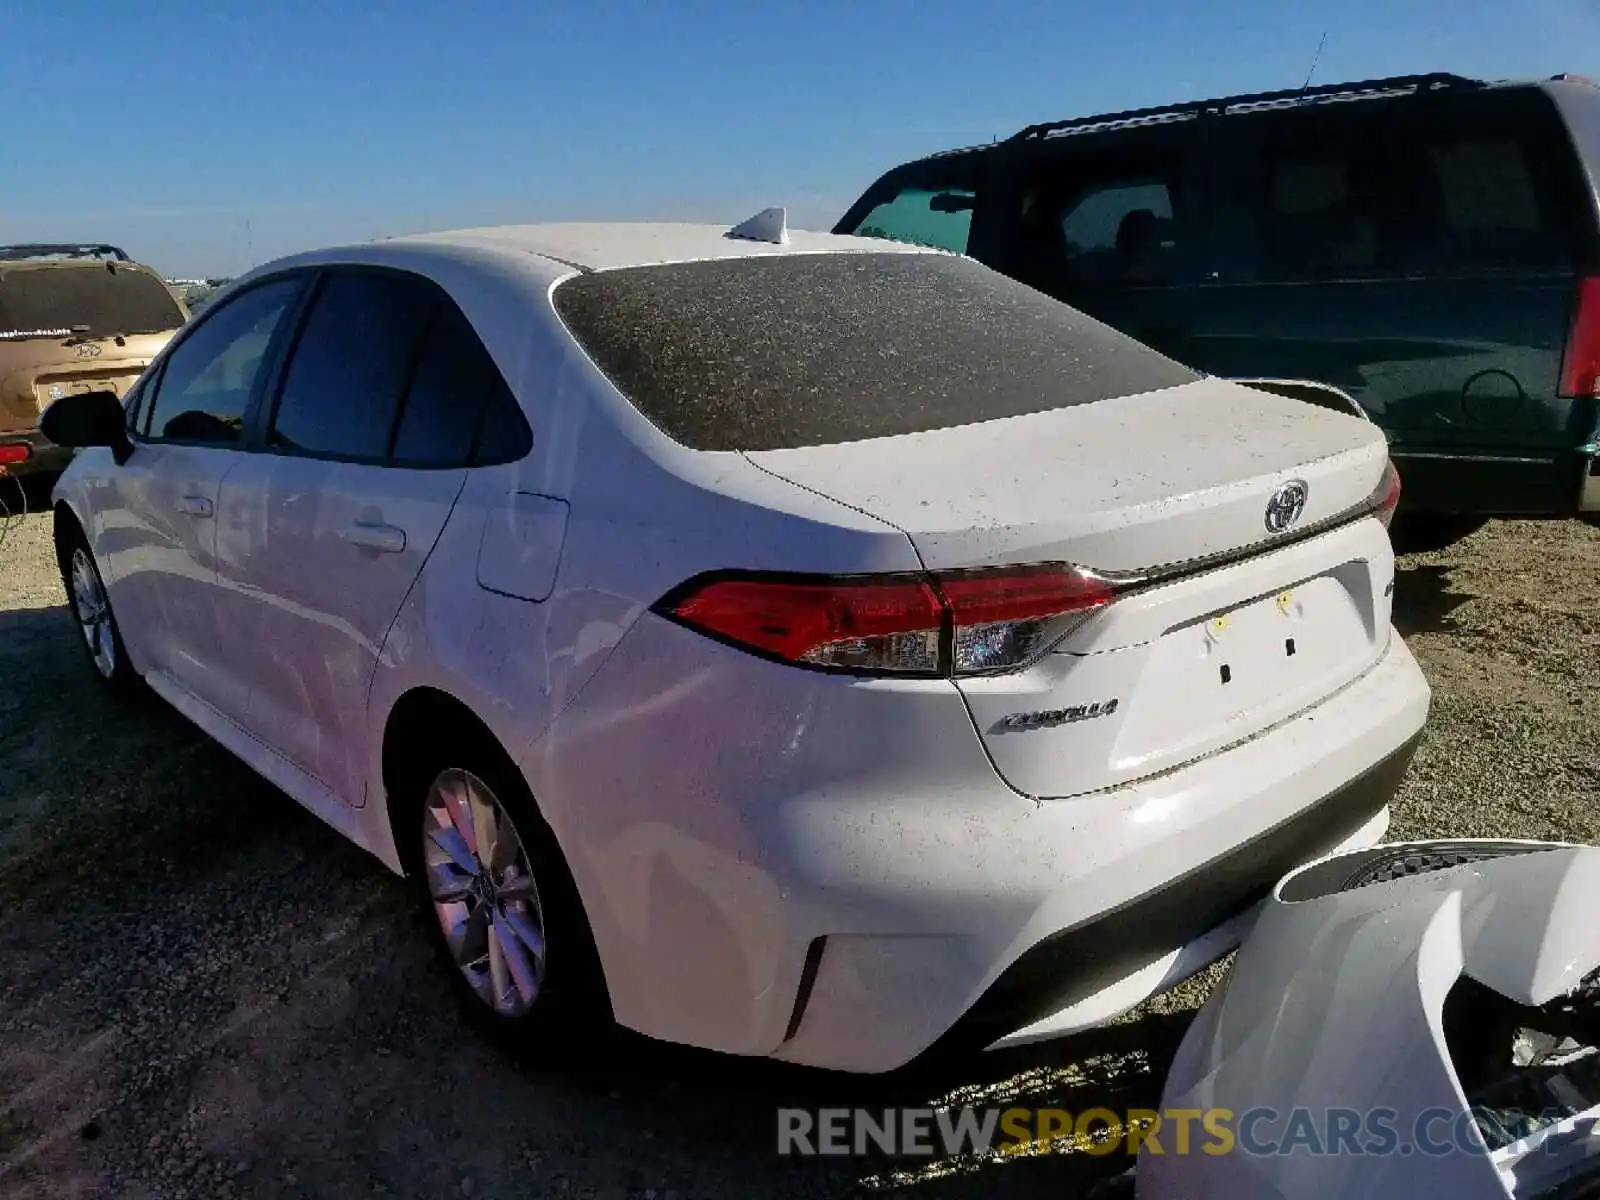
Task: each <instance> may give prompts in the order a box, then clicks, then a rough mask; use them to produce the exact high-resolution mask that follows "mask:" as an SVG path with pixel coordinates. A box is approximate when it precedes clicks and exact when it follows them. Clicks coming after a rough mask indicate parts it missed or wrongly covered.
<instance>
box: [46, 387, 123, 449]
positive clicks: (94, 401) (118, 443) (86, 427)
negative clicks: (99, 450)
mask: <svg viewBox="0 0 1600 1200" xmlns="http://www.w3.org/2000/svg"><path fill="white" fill-rule="evenodd" d="M39 432H40V433H42V434H44V436H45V437H47V438H49V439H50V440H51V441H52V442H54V443H55V444H56V445H58V446H66V447H69V448H70V449H74V450H79V449H82V448H83V447H85V446H109V447H110V448H111V453H112V455H113V456H114V457H115V458H116V460H117V465H118V466H120V465H122V464H123V463H125V462H127V461H128V455H130V454H132V453H133V443H132V442H131V441H130V440H129V439H128V414H127V413H125V412H124V411H123V410H122V401H121V400H119V399H117V394H116V393H115V392H76V393H74V394H72V395H70V396H63V397H61V399H59V400H57V401H55V402H54V403H53V404H51V405H50V406H49V407H48V408H46V409H45V410H44V414H43V415H42V416H41V417H40V418H39Z"/></svg>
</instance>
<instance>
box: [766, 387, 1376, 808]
mask: <svg viewBox="0 0 1600 1200" xmlns="http://www.w3.org/2000/svg"><path fill="white" fill-rule="evenodd" d="M748 457H749V458H750V459H751V461H753V462H755V463H756V464H757V465H759V466H761V467H762V468H763V469H765V470H767V471H770V472H772V473H773V474H775V475H778V476H780V477H782V478H784V479H787V480H789V481H790V482H792V483H795V484H797V485H799V486H801V487H805V488H807V489H809V490H812V491H816V492H820V493H822V494H824V495H827V496H830V497H832V498H834V499H837V500H840V501H843V502H844V503H846V504H849V505H851V506H852V507H855V508H857V509H859V510H861V511H863V512H867V513H870V514H872V515H873V516H876V517H878V518H880V519H882V520H884V521H887V522H888V523H890V524H892V525H895V526H896V527H898V528H900V529H902V530H904V531H905V533H906V534H907V536H908V537H909V538H910V539H911V541H912V543H913V544H914V545H915V547H916V549H917V552H918V554H919V555H920V557H921V558H922V560H923V562H924V564H925V565H926V566H927V568H928V569H929V570H932V571H947V570H960V569H965V568H973V567H985V566H995V565H1002V564H1010V563H1032V562H1045V561H1064V562H1071V563H1075V564H1077V565H1079V566H1084V567H1090V568H1094V569H1096V570H1100V571H1106V572H1142V571H1148V570H1150V569H1153V568H1170V567H1174V566H1175V565H1181V564H1185V563H1192V564H1194V567H1195V569H1194V570H1192V571H1187V572H1179V573H1177V574H1175V575H1174V576H1173V577H1171V578H1168V577H1166V576H1165V575H1164V576H1163V579H1162V581H1161V582H1159V583H1155V584H1153V585H1151V586H1145V587H1139V588H1135V589H1134V590H1132V591H1131V592H1129V593H1128V594H1126V595H1124V596H1123V597H1121V598H1119V599H1118V600H1116V601H1114V602H1113V603H1111V604H1110V605H1108V606H1106V607H1105V608H1103V609H1101V610H1099V611H1097V612H1095V613H1094V614H1092V615H1091V616H1090V617H1089V618H1088V619H1087V620H1086V621H1084V622H1083V623H1082V624H1081V625H1080V626H1078V627H1077V628H1075V629H1074V630H1073V631H1072V632H1071V633H1070V634H1069V635H1068V636H1067V637H1066V638H1065V639H1064V640H1063V641H1061V642H1060V643H1059V644H1058V645H1057V646H1056V647H1055V648H1054V649H1053V650H1052V651H1051V652H1050V653H1048V654H1046V655H1044V656H1043V658H1042V659H1040V660H1039V661H1037V662H1035V663H1034V664H1032V665H1031V666H1028V667H1026V668H1024V669H1022V670H1020V671H1011V672H1007V673H1003V674H996V675H989V676H973V677H966V678H960V679H958V680H957V686H958V687H959V688H960V689H961V691H962V693H963V695H964V697H965V699H966V701H967V706H968V708H969V710H970V711H971V714H972V717H973V720H974V722H975V724H976V725H977V728H978V732H979V735H980V736H981V737H982V739H983V741H984V744H985V746H986V748H987V749H988V751H989V754H990V756H991V758H992V759H993V761H994V763H995V766H996V768H997V769H998V770H999V771H1000V773H1001V774H1002V775H1003V776H1004V777H1005V778H1006V779H1007V781H1008V782H1010V783H1011V784H1012V786H1013V787H1015V788H1017V790H1019V791H1022V792H1024V793H1027V794H1029V795H1033V796H1039V797H1066V796H1073V795H1078V794H1081V793H1083V792H1086V791H1092V790H1096V789H1099V788H1104V787H1106V786H1114V785H1118V784H1124V783H1129V782H1133V781H1135V780H1138V779H1140V778H1143V777H1145V776H1148V775H1151V774H1155V773H1158V772H1161V771H1165V770H1169V769H1172V768H1173V767H1175V766H1179V765H1181V764H1183V763H1186V762H1189V761H1192V760H1194V759H1197V758H1201V757H1204V756H1205V755H1207V754H1211V753H1215V752H1217V751H1219V750H1221V749H1223V748H1225V747H1227V746H1229V745H1232V744H1235V743H1237V742H1239V741H1242V740H1244V739H1246V738H1248V737H1251V736H1253V735H1254V734H1256V733H1258V732H1260V731H1262V730H1263V729H1266V728H1270V727H1271V726H1272V725H1274V724H1277V723H1278V722H1280V721H1282V720H1284V719H1286V718H1287V717H1290V716H1292V715H1294V714H1295V713H1297V712H1300V711H1303V710H1304V709H1306V708H1309V707H1311V706H1313V705H1315V704H1316V703H1318V702H1319V701H1321V700H1322V699H1324V698H1325V697H1327V696H1328V695H1330V694H1331V693H1333V692H1335V691H1337V690H1338V689H1339V688H1341V687H1343V686H1344V685H1346V684H1347V683H1349V682H1350V681H1351V680H1353V679H1355V678H1356V677H1357V676H1359V675H1361V674H1362V673H1363V672H1364V671H1366V670H1367V669H1368V668H1369V667H1370V666H1371V665H1372V664H1373V663H1374V662H1376V661H1377V659H1378V658H1379V657H1381V655H1382V654H1383V652H1384V651H1385V649H1386V648H1387V646H1388V641H1389V637H1390V627H1389V604H1390V598H1389V589H1390V588H1391V586H1392V580H1393V555H1392V552H1391V550H1390V547H1389V540H1388V536H1387V533H1386V531H1385V530H1384V529H1383V527H1382V525H1380V524H1379V523H1378V522H1377V521H1375V520H1360V521H1354V522H1351V523H1346V524H1336V525H1334V526H1333V527H1332V528H1330V529H1328V530H1327V531H1326V532H1324V533H1320V534H1317V535H1316V536H1312V537H1309V538H1304V539H1301V540H1287V541H1286V540H1285V539H1284V535H1283V534H1282V533H1279V534H1274V533H1273V532H1271V531H1269V529H1268V527H1267V520H1266V514H1267V508H1268V504H1269V501H1271V500H1272V499H1273V497H1274V496H1275V494H1276V493H1277V491H1278V489H1279V488H1280V487H1282V486H1283V485H1284V484H1286V483H1288V482H1290V481H1299V482H1302V483H1304V484H1305V505H1304V511H1303V512H1302V513H1301V514H1300V516H1299V518H1298V520H1296V521H1295V522H1294V523H1293V525H1292V526H1291V527H1290V529H1289V530H1288V531H1287V532H1288V533H1291V534H1292V533H1293V532H1295V531H1297V530H1299V529H1303V528H1307V527H1311V526H1315V525H1318V524H1320V523H1323V522H1330V521H1336V520H1337V518H1338V517H1340V516H1341V515H1344V514H1349V513H1351V512H1352V511H1355V510H1359V508H1360V506H1361V505H1362V504H1363V502H1364V501H1366V500H1367V499H1368V498H1369V497H1371V495H1372V494H1373V492H1374V490H1375V489H1377V488H1378V486H1379V484H1380V482H1381V481H1382V478H1383V472H1384V468H1385V465H1386V462H1387V457H1388V454H1387V446H1386V443H1385V441H1384V438H1383V434H1382V432H1381V431H1380V430H1378V429H1377V427H1375V426H1374V425H1372V424H1371V423H1370V422H1366V421H1363V420H1360V419H1358V418H1355V417H1351V416H1346V415H1344V414H1341V413H1338V412H1334V411H1331V410H1328V409H1323V408H1319V407H1317V406H1314V405H1309V404H1306V403H1304V402H1301V401H1296V400H1291V399H1287V398H1284V397H1281V396H1275V395H1271V394H1269V393H1265V392H1260V391H1256V390H1254V389H1250V388H1244V387H1240V386H1238V385H1234V384H1229V383H1226V382H1223V381H1220V380H1209V379H1208V380H1202V381H1200V382H1197V383H1193V384H1187V385H1184V386H1181V387H1176V388H1169V389H1165V390H1162V391H1158V392H1152V393H1147V394H1144V395H1138V396H1130V397H1125V398H1122V399H1117V400H1112V401H1106V402H1103V403H1100V404H1094V405H1084V406H1079V407H1076V408H1069V409H1062V410H1054V411H1050V412H1044V413H1035V414H1031V415H1028V416H1020V417H1013V418H1007V419H1004V420H998V421H989V422H985V423H983V424H980V425H972V426H966V427H962V428H957V429H943V430H936V431H930V432H926V433H918V434H911V435H907V436H902V437H895V438H885V439H880V440H877V441H875V442H873V443H871V444H870V448H869V446H868V445H867V444H862V443H856V444H853V445H839V446H820V447H806V448H800V449H793V450H773V451H762V452H752V453H750V454H749V455H748ZM1213 558H1219V559H1221V560H1222V561H1221V562H1220V564H1219V565H1212V566H1210V567H1209V569H1200V568H1202V567H1205V565H1206V564H1205V562H1204V560H1208V559H1213ZM1196 560H1201V561H1199V562H1196Z"/></svg>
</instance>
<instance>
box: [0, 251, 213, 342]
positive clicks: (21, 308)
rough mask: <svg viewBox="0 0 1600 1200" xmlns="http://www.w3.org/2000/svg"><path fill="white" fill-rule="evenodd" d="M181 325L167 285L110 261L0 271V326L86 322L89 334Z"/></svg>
mask: <svg viewBox="0 0 1600 1200" xmlns="http://www.w3.org/2000/svg"><path fill="white" fill-rule="evenodd" d="M182 324H183V312H182V310H181V309H179V307H178V303H177V301H176V300H174V299H173V298H172V293H171V292H169V291H168V290H167V286H166V284H164V283H162V282H161V280H159V279H157V278H156V277H155V276H154V275H151V274H149V273H147V272H145V271H134V270H129V269H128V268H126V267H116V266H115V265H114V264H111V263H94V264H84V265H83V266H78V265H73V266H70V267H69V266H40V267H16V268H13V269H11V270H7V271H3V272H0V330H45V329H48V330H56V329H72V328H75V327H77V326H80V325H86V326H88V330H87V332H88V334H89V336H90V337H114V336H116V335H117V334H132V333H161V332H164V331H166V330H168V329H176V328H178V326H180V325H182Z"/></svg>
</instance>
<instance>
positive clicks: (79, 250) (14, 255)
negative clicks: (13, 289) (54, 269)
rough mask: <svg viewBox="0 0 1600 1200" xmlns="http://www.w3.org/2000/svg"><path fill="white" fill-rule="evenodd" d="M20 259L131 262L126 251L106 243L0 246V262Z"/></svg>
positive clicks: (38, 243)
mask: <svg viewBox="0 0 1600 1200" xmlns="http://www.w3.org/2000/svg"><path fill="white" fill-rule="evenodd" d="M21 258H98V259H108V258H109V259H111V260H113V261H115V262H132V261H133V259H131V258H129V257H128V253H127V251H126V250H123V249H122V248H121V247H120V246H113V245H111V244H110V243H108V242H23V243H19V244H17V245H13V246H0V261H10V262H15V261H16V260H17V259H21Z"/></svg>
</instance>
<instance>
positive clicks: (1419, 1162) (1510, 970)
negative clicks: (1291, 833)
mask: <svg viewBox="0 0 1600 1200" xmlns="http://www.w3.org/2000/svg"><path fill="white" fill-rule="evenodd" d="M1436 845H1438V844H1433V843H1417V844H1415V846H1408V847H1386V848H1385V852H1386V853H1387V852H1388V851H1391V850H1392V851H1395V852H1396V853H1403V852H1405V851H1407V850H1412V849H1415V850H1419V851H1424V852H1427V851H1430V850H1432V849H1434V848H1435V847H1436ZM1444 845H1447V846H1449V847H1473V846H1479V847H1489V848H1491V849H1492V848H1495V847H1501V848H1510V849H1513V850H1520V851H1521V852H1516V853H1509V854H1507V855H1506V856H1505V857H1491V858H1486V859H1484V860H1482V861H1476V862H1468V863H1465V864H1463V865H1457V866H1453V867H1446V868H1444V869H1437V870H1429V871H1427V872H1426V873H1423V874H1417V875H1411V876H1408V877H1403V878H1396V879H1393V880H1391V881H1388V882H1376V883H1367V884H1363V885H1361V886H1359V887H1356V888H1354V889H1353V890H1337V889H1338V888H1339V884H1340V881H1341V880H1342V879H1344V878H1347V877H1348V876H1350V875H1351V873H1352V872H1353V871H1354V870H1355V869H1356V868H1357V866H1359V865H1360V864H1361V862H1362V861H1363V858H1364V856H1358V855H1349V856H1334V857H1332V858H1331V859H1329V860H1327V861H1326V862H1325V863H1317V864H1312V865H1310V866H1308V867H1306V868H1303V869H1302V870H1300V871H1298V872H1295V873H1294V874H1291V875H1290V876H1289V877H1288V878H1286V879H1285V880H1284V881H1283V882H1282V883H1281V884H1280V885H1279V887H1278V888H1277V889H1276V891H1275V892H1274V895H1273V897H1272V898H1271V899H1270V900H1269V901H1268V902H1267V903H1266V904H1265V905H1264V906H1263V909H1262V912H1261V915H1260V917H1259V919H1258V920H1257V921H1256V923H1255V926H1254V928H1253V930H1252V932H1251V934H1250V936H1249V938H1248V939H1247V941H1246V942H1245V945H1244V947H1243V949H1242V950H1241V951H1240V953H1239V957H1238V959H1237V960H1236V962H1235V964H1234V966H1233V969H1232V971H1231V973H1230V975H1229V978H1228V979H1227V981H1226V982H1225V984H1224V985H1223V987H1222V989H1221V990H1220V991H1219V992H1218V993H1217V994H1215V995H1213V997H1212V998H1211V1000H1210V1001H1209V1002H1208V1003H1207V1005H1206V1006H1205V1008H1204V1009H1203V1010H1202V1012H1201V1014H1200V1016H1199V1017H1198V1018H1197V1019H1196V1021H1195V1023H1194V1025H1193V1026H1192V1027H1191V1028H1190V1030H1189V1032H1188V1034H1187V1036H1186V1037H1185V1039H1184V1042H1183V1045H1182V1047H1181V1048H1180V1050H1179V1053H1178V1056H1177V1058H1176V1060H1175V1061H1174V1063H1173V1065H1172V1069H1171V1071H1170V1073H1169V1075H1168V1079H1167V1084H1166V1088H1165V1091H1164V1093H1163V1097H1162V1106H1163V1109H1164V1110H1173V1109H1185V1108H1197V1109H1202V1110H1206V1109H1212V1108H1225V1109H1229V1110H1231V1111H1232V1112H1234V1113H1235V1114H1242V1113H1246V1112H1248V1111H1250V1110H1252V1109H1270V1110H1275V1111H1276V1112H1277V1113H1279V1114H1284V1116H1287V1114H1288V1113H1289V1112H1290V1111H1291V1110H1293V1109H1295V1108H1301V1109H1305V1110H1308V1111H1309V1112H1311V1113H1312V1114H1314V1115H1315V1114H1319V1113H1326V1112H1328V1111H1329V1110H1331V1109H1347V1110H1350V1111H1353V1112H1356V1113H1362V1114H1366V1113H1371V1112H1376V1111H1381V1110H1387V1111H1389V1112H1392V1113H1393V1114H1394V1116H1393V1118H1392V1123H1393V1126H1394V1129H1395V1130H1396V1131H1397V1132H1398V1133H1399V1135H1400V1139H1401V1141H1402V1142H1409V1141H1410V1138H1411V1134H1412V1131H1413V1130H1415V1129H1418V1128H1422V1129H1423V1131H1424V1134H1425V1135H1426V1136H1427V1137H1428V1138H1429V1139H1430V1141H1432V1142H1433V1143H1434V1144H1435V1146H1436V1147H1448V1150H1447V1152H1442V1153H1434V1152H1431V1151H1430V1152H1426V1153H1425V1152H1423V1148H1421V1147H1419V1146H1413V1147H1412V1151H1414V1152H1410V1151H1398V1152H1392V1153H1386V1154H1352V1153H1341V1154H1336V1153H1311V1152H1307V1151H1306V1150H1305V1149H1304V1148H1300V1149H1299V1150H1284V1151H1283V1152H1281V1153H1274V1154H1259V1153H1258V1154H1253V1155H1252V1154H1249V1153H1243V1152H1241V1151H1240V1150H1237V1149H1236V1150H1235V1151H1234V1152H1232V1153H1229V1154H1226V1155H1206V1154H1192V1155H1176V1154H1142V1155H1141V1156H1140V1159H1139V1162H1138V1166H1137V1169H1136V1173H1135V1181H1136V1185H1137V1193H1138V1195H1139V1197H1141V1200H1165V1198H1167V1197H1172V1198H1174V1200H1176V1198H1177V1197H1182V1198H1183V1200H1206V1198H1210V1197H1216V1198H1218V1200H1221V1198H1223V1197H1226V1198H1228V1200H1269V1198H1270V1200H1302V1198H1304V1200H1312V1198H1313V1197H1317V1198H1320V1197H1325V1196H1363V1197H1371V1198H1373V1200H1390V1198H1393V1200H1400V1198H1402V1197H1412V1196H1450V1197H1455V1198H1459V1200H1491V1198H1492V1200H1504V1198H1506V1197H1512V1196H1515V1197H1524V1198H1526V1197H1532V1196H1535V1195H1542V1194H1544V1191H1543V1189H1544V1187H1547V1186H1549V1184H1550V1183H1552V1182H1553V1181H1554V1180H1555V1179H1556V1178H1558V1177H1559V1176H1560V1175H1561V1174H1562V1173H1563V1172H1564V1171H1566V1170H1567V1169H1570V1168H1571V1167H1573V1166H1574V1165H1578V1164H1583V1163H1585V1162H1587V1163H1588V1165H1587V1166H1586V1167H1585V1168H1584V1169H1585V1170H1588V1171H1590V1172H1593V1173H1594V1176H1595V1178H1596V1179H1600V1171H1596V1169H1595V1168H1596V1164H1600V1139H1597V1138H1596V1136H1595V1134H1594V1126H1595V1120H1596V1118H1600V1104H1597V1102H1600V1096H1593V1097H1590V1098H1589V1100H1588V1103H1589V1105H1591V1106H1594V1107H1592V1110H1591V1111H1589V1112H1587V1113H1585V1114H1583V1119H1580V1120H1575V1121H1570V1122H1566V1123H1565V1128H1561V1127H1557V1126H1551V1127H1549V1128H1547V1129H1546V1130H1543V1131H1541V1132H1540V1133H1539V1134H1538V1135H1536V1136H1535V1137H1534V1138H1532V1139H1528V1140H1525V1142H1523V1143H1517V1144H1513V1145H1510V1146H1506V1147H1503V1148H1497V1149H1494V1152H1493V1153H1492V1154H1491V1153H1489V1152H1488V1149H1489V1148H1479V1149H1474V1148H1473V1147H1472V1146H1471V1145H1468V1144H1462V1143H1461V1142H1456V1141H1455V1140H1454V1139H1453V1136H1452V1134H1451V1122H1450V1120H1449V1119H1447V1118H1448V1116H1449V1115H1452V1114H1453V1115H1455V1116H1456V1117H1457V1118H1458V1120H1463V1121H1464V1120H1465V1118H1464V1117H1461V1114H1464V1113H1465V1112H1466V1111H1467V1109H1468V1105H1469V1102H1470V1101H1469V1097H1468V1095H1467V1094H1466V1092H1465V1091H1464V1090H1463V1085H1462V1081H1461V1079H1460V1078H1459V1076H1458V1073H1457V1070H1456V1068H1455V1065H1454V1064H1453V1062H1452V1056H1451V1050H1450V1048H1449V1046H1448V1045H1447V1043H1446V1040H1445V1039H1446V1033H1445V1028H1444V1017H1443V1013H1444V1011H1445V1006H1446V996H1447V995H1448V994H1449V993H1450V990H1451V988H1452V987H1454V986H1455V985H1456V984H1457V982H1458V980H1461V979H1463V978H1466V979H1470V980H1473V981H1476V983H1479V984H1482V985H1484V986H1486V987H1487V988H1489V989H1491V990H1492V991H1493V992H1495V993H1498V995H1499V996H1501V997H1504V998H1505V999H1506V1000H1509V1001H1512V1002H1514V1003H1516V1004H1521V1005H1527V1006H1539V1005H1544V1004H1548V1003H1550V1002H1551V1001H1553V1000H1556V999H1558V998H1560V997H1562V996H1565V995H1566V994H1568V993H1570V992H1572V991H1573V989H1574V988H1576V987H1577V986H1578V985H1579V984H1580V983H1583V982H1584V981H1585V980H1586V979H1588V978H1592V977H1593V975H1594V973H1595V971H1596V970H1597V968H1600V925H1597V924H1596V922H1595V920H1594V912H1595V908H1596V905H1597V904H1600V849H1596V848H1594V847H1588V846H1564V845H1557V844H1551V843H1524V844H1521V846H1520V847H1518V846H1517V844H1514V843H1503V842H1502V843H1474V842H1471V841H1463V842H1451V843H1446V844H1444ZM1485 1036H1488V1034H1487V1032H1485ZM1506 1051H1507V1052H1508V1067H1507V1069H1508V1070H1509V1066H1510V1064H1509V1047H1507V1048H1506ZM1435 1112H1436V1113H1441V1114H1445V1115H1444V1116H1441V1117H1440V1118H1439V1119H1438V1120H1437V1121H1436V1122H1435V1124H1434V1125H1433V1127H1431V1128H1428V1127H1426V1126H1424V1125H1422V1124H1421V1122H1423V1121H1424V1120H1425V1119H1427V1114H1429V1113H1435ZM1283 1128H1284V1125H1283V1122H1282V1121H1279V1122H1278V1123H1277V1124H1274V1123H1273V1122H1272V1121H1270V1120H1269V1121H1264V1122H1262V1125H1261V1130H1262V1133H1263V1135H1264V1136H1265V1137H1267V1138H1270V1137H1274V1136H1282V1133H1283ZM1536 1146H1537V1149H1536V1148H1535V1147H1536ZM1585 1178H1589V1176H1585Z"/></svg>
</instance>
